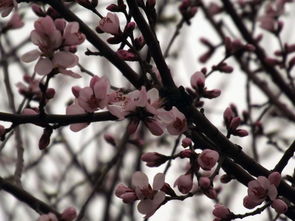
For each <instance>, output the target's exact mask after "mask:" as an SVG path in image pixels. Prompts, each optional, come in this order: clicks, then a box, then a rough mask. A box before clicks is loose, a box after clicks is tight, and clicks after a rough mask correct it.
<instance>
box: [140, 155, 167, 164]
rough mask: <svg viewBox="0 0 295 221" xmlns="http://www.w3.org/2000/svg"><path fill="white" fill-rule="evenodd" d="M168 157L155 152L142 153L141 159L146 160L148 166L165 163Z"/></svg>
mask: <svg viewBox="0 0 295 221" xmlns="http://www.w3.org/2000/svg"><path fill="white" fill-rule="evenodd" d="M168 159H169V158H168V157H167V156H165V155H162V154H159V153H157V152H149V153H144V154H143V155H142V156H141V160H142V161H144V162H146V165H147V166H148V167H157V166H160V165H162V164H163V163H165V162H166V161H167V160H168Z"/></svg>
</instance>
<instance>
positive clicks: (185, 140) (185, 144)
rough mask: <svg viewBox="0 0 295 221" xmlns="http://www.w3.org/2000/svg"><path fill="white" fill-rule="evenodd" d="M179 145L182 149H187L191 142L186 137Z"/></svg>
mask: <svg viewBox="0 0 295 221" xmlns="http://www.w3.org/2000/svg"><path fill="white" fill-rule="evenodd" d="M181 145H182V146H183V147H189V146H191V145H192V140H191V139H190V138H188V137H186V138H184V139H183V140H182V141H181Z"/></svg>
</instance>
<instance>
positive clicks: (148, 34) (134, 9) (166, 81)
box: [127, 0, 175, 88]
mask: <svg viewBox="0 0 295 221" xmlns="http://www.w3.org/2000/svg"><path fill="white" fill-rule="evenodd" d="M127 3H128V5H129V8H130V12H131V14H132V15H133V18H134V20H135V21H136V24H137V26H138V28H139V29H140V31H141V33H142V35H143V37H144V40H145V42H146V43H147V45H148V47H149V49H150V53H151V55H152V57H153V59H154V61H155V63H156V65H157V68H158V70H159V72H160V75H161V78H162V82H163V85H165V86H166V87H168V88H173V87H175V84H174V81H173V79H172V76H171V72H170V70H169V67H168V66H167V64H166V62H165V59H164V56H163V54H162V51H161V48H160V45H159V41H158V40H157V38H156V36H155V35H154V33H153V32H152V31H151V29H150V26H149V25H148V24H147V22H146V21H145V19H144V17H143V16H142V14H141V12H140V11H139V8H138V5H137V3H136V1H135V0H127Z"/></svg>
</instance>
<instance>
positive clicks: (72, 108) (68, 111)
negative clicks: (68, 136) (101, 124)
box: [66, 101, 88, 132]
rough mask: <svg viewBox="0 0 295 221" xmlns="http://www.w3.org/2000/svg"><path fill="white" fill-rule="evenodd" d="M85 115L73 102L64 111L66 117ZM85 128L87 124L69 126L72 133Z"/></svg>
mask: <svg viewBox="0 0 295 221" xmlns="http://www.w3.org/2000/svg"><path fill="white" fill-rule="evenodd" d="M85 113H86V112H85V110H84V109H83V108H81V107H80V106H79V105H78V104H77V101H75V102H74V103H73V104H71V105H70V106H68V107H67V109H66V114H67V115H77V114H85ZM87 126H88V123H77V124H71V126H70V129H71V130H72V131H74V132H78V131H80V130H82V129H84V128H85V127H87Z"/></svg>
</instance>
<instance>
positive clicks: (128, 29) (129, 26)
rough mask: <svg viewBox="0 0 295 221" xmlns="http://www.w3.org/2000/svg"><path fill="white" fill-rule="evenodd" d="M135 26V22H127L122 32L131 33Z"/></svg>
mask: <svg viewBox="0 0 295 221" xmlns="http://www.w3.org/2000/svg"><path fill="white" fill-rule="evenodd" d="M135 27H136V23H135V22H129V23H128V24H127V25H126V27H125V30H124V32H125V33H132V31H133V30H134V29H135Z"/></svg>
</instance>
